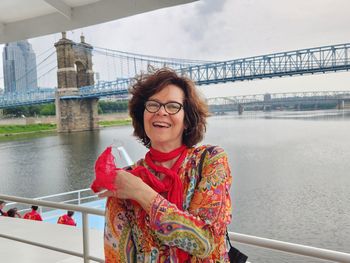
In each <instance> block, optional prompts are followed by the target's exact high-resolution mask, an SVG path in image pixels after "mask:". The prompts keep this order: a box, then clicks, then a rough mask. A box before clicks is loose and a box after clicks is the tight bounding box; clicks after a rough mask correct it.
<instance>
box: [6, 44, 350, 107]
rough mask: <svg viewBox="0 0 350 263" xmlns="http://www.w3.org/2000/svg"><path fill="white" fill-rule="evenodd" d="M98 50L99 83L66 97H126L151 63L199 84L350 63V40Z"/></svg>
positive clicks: (51, 93)
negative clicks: (240, 47) (286, 47)
mask: <svg viewBox="0 0 350 263" xmlns="http://www.w3.org/2000/svg"><path fill="white" fill-rule="evenodd" d="M80 48H81V47H80ZM45 53H46V54H48V55H46V56H44V58H43V59H42V60H41V61H40V62H39V63H38V64H37V72H38V73H39V72H40V73H39V74H40V75H39V76H38V81H39V83H40V81H42V83H44V82H45V80H46V81H47V80H49V81H51V84H52V83H53V80H56V79H57V77H56V72H57V61H56V52H55V51H53V50H52V49H49V50H47V51H45ZM93 55H94V71H95V72H97V73H96V78H97V81H96V83H95V84H94V85H89V86H84V87H80V89H79V92H78V93H77V94H74V96H67V97H61V99H65V98H66V99H69V98H101V97H106V96H112V95H117V96H121V97H126V96H127V94H128V87H129V85H130V84H131V82H132V81H133V77H134V76H135V75H138V74H140V73H141V72H146V71H147V69H148V68H149V67H154V68H160V67H170V68H173V69H175V70H176V71H178V72H179V73H180V74H181V75H186V76H188V77H189V78H191V79H192V80H194V81H195V82H196V83H197V85H210V84H217V83H225V82H235V81H245V80H254V79H265V78H275V77H285V76H294V75H306V74H317V73H326V72H337V71H347V70H349V69H350V44H349V43H347V44H339V45H332V46H323V47H317V48H308V49H301V50H295V51H288V52H279V53H274V54H268V55H262V56H254V57H248V58H241V59H234V60H228V61H221V62H212V61H202V60H188V59H179V58H166V57H158V56H149V55H141V54H136V53H129V52H122V51H117V50H111V49H105V48H100V47H93ZM29 71H30V70H29ZM27 74H29V72H27ZM24 77H25V76H21V77H20V78H24ZM101 79H103V80H101ZM44 85H45V84H44ZM52 85H54V84H52ZM46 86H48V85H47V84H46ZM55 92H56V88H54V87H53V86H52V88H46V89H40V88H38V89H36V90H31V91H28V92H26V93H5V94H4V95H2V96H0V108H8V107H16V106H23V105H34V104H41V103H48V102H53V101H54V100H55Z"/></svg>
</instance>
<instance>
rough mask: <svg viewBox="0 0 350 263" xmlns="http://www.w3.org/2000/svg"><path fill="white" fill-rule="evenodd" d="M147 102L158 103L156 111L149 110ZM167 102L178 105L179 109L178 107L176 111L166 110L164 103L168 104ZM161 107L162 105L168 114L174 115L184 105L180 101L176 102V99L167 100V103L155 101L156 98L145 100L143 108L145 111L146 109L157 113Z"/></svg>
mask: <svg viewBox="0 0 350 263" xmlns="http://www.w3.org/2000/svg"><path fill="white" fill-rule="evenodd" d="M147 102H155V103H157V104H158V105H159V107H158V109H157V110H156V111H150V110H149V109H147ZM168 104H177V105H179V106H180V107H179V109H178V111H177V112H168V110H167V108H166V105H168ZM161 107H164V109H165V111H166V113H168V114H169V115H175V114H177V113H179V112H180V110H181V109H182V108H183V107H184V105H182V104H181V103H180V102H177V101H168V102H167V103H161V102H159V101H156V100H147V101H146V102H145V109H146V111H148V112H149V113H157V112H158V111H159V110H160V108H161Z"/></svg>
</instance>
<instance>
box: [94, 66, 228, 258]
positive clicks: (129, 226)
mask: <svg viewBox="0 0 350 263" xmlns="http://www.w3.org/2000/svg"><path fill="white" fill-rule="evenodd" d="M130 93H131V94H132V98H131V100H130V103H129V113H130V116H131V118H132V123H133V126H134V135H135V136H136V137H138V139H139V140H140V141H141V142H142V143H143V144H144V145H145V146H146V147H147V148H149V152H148V153H147V154H146V156H145V158H144V159H141V160H139V161H138V162H137V163H136V164H134V165H133V166H131V167H128V168H125V169H121V170H117V174H116V177H115V180H114V187H112V189H110V190H108V191H106V192H104V193H102V194H100V197H108V201H107V204H106V228H105V257H106V262H136V261H137V262H218V261H219V262H229V258H228V254H227V248H226V243H225V233H226V227H227V225H228V224H229V223H230V221H231V201H230V196H229V189H230V186H231V174H230V168H229V166H228V160H227V156H226V153H225V152H224V150H223V149H222V148H220V147H217V146H210V145H204V146H203V145H202V146H196V145H197V144H198V143H199V142H200V141H201V140H202V138H203V136H204V132H205V130H206V117H207V116H208V111H207V105H206V104H205V102H204V100H203V99H202V98H201V97H200V96H199V94H198V93H197V90H196V88H195V86H194V83H193V82H192V81H191V80H189V79H187V78H185V77H180V76H178V75H177V74H176V73H175V72H174V71H172V70H170V69H160V70H157V71H155V72H152V73H150V74H146V75H141V76H140V77H139V78H138V79H137V81H136V84H134V86H133V87H132V88H131V90H130ZM101 190H102V189H101Z"/></svg>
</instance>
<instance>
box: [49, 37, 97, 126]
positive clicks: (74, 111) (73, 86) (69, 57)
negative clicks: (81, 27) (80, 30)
mask: <svg viewBox="0 0 350 263" xmlns="http://www.w3.org/2000/svg"><path fill="white" fill-rule="evenodd" d="M55 47H56V52H57V67H58V69H57V84H58V88H57V93H56V118H57V130H58V132H75V131H87V130H94V129H97V128H98V111H97V103H98V98H84V99H83V98H80V97H79V88H80V87H83V86H89V85H94V73H93V71H92V54H91V52H92V49H93V48H92V46H91V45H89V44H87V43H85V39H84V36H81V42H80V43H74V42H73V41H72V40H69V39H67V38H66V33H65V32H63V33H62V38H61V39H60V40H59V41H58V42H57V43H55Z"/></svg>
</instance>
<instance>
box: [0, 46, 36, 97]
mask: <svg viewBox="0 0 350 263" xmlns="http://www.w3.org/2000/svg"><path fill="white" fill-rule="evenodd" d="M2 60H3V70H4V84H5V93H8V92H18V93H22V92H26V91H28V90H32V89H36V88H37V87H38V82H37V75H36V56H35V53H34V51H33V48H32V45H31V44H30V43H29V42H28V41H27V40H23V41H18V42H12V43H7V44H6V45H5V47H4V50H3V52H2Z"/></svg>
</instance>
